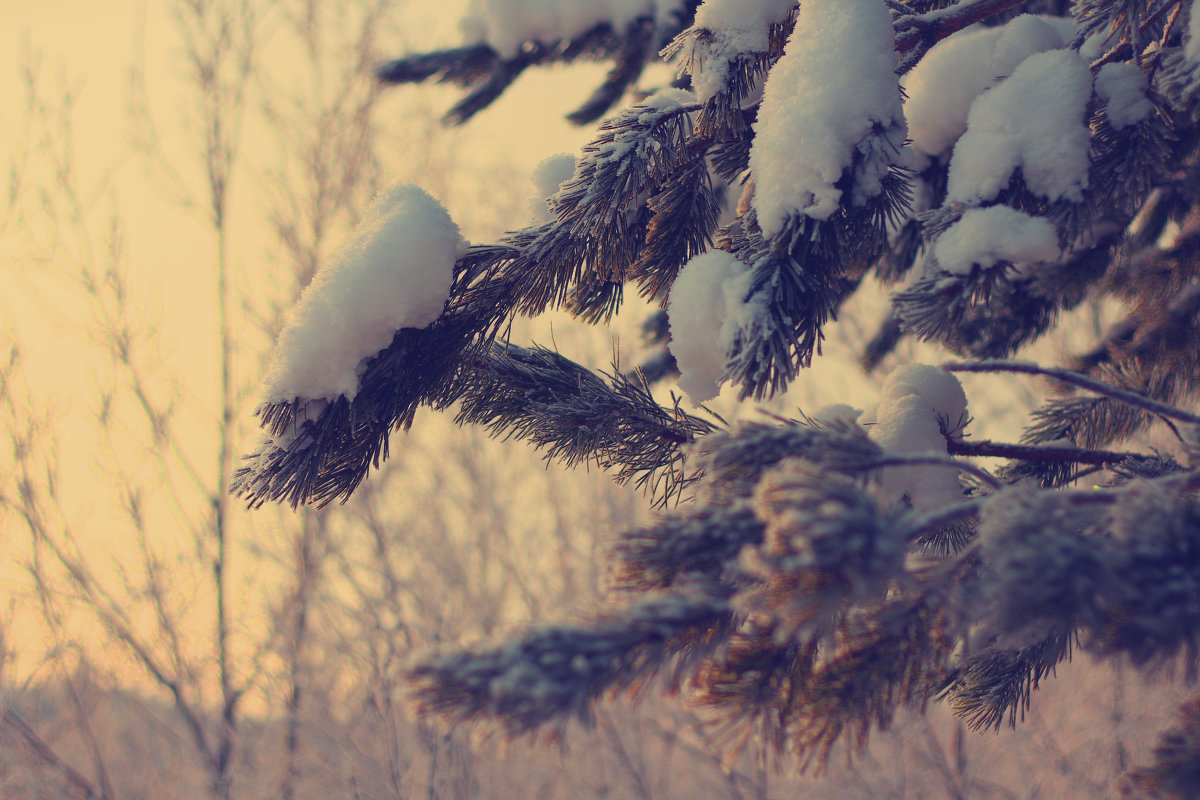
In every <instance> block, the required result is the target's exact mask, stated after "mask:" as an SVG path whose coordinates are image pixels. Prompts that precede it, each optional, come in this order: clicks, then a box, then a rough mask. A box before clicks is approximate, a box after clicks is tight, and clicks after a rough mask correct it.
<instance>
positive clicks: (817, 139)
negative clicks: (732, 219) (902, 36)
mask: <svg viewBox="0 0 1200 800" xmlns="http://www.w3.org/2000/svg"><path fill="white" fill-rule="evenodd" d="M896 60H897V56H896V51H895V38H894V35H893V31H892V18H891V14H890V12H889V11H888V8H887V6H886V5H885V4H884V3H883V1H882V0H805V2H804V3H803V4H801V6H800V12H799V15H798V17H797V19H796V28H795V30H794V31H792V35H791V36H790V37H789V39H788V42H787V44H786V45H785V47H784V53H783V56H781V57H780V59H779V61H778V62H777V63H776V64H775V66H774V68H773V69H772V70H771V74H770V75H769V76H768V78H767V84H766V87H765V89H764V94H763V101H762V105H761V107H760V108H759V112H758V120H757V121H756V122H755V124H754V129H755V138H754V143H753V144H752V145H751V148H750V169H751V171H752V172H753V173H754V176H755V180H756V187H755V192H754V199H753V203H754V208H755V210H756V211H757V212H758V221H759V224H760V225H761V226H762V230H763V233H765V234H767V235H768V236H772V235H774V234H776V233H778V232H779V231H780V230H781V229H782V228H783V225H784V222H785V221H786V220H787V218H788V217H790V216H792V215H793V214H805V215H807V216H810V217H812V218H814V219H822V220H823V219H829V217H830V216H832V215H833V213H834V212H835V211H837V209H838V207H839V205H840V203H841V197H842V192H841V190H840V189H838V188H836V186H835V184H836V183H837V181H838V180H839V179H840V178H841V177H842V173H843V172H844V171H845V169H846V168H847V167H849V166H850V165H851V163H852V162H853V159H854V154H855V151H856V149H857V148H858V146H859V144H860V143H862V142H863V140H864V139H865V138H866V137H867V135H868V134H869V133H871V132H872V130H873V129H875V128H877V127H879V128H882V129H885V130H887V129H890V130H891V131H893V132H896V131H898V132H899V135H898V136H897V137H895V138H897V139H898V140H899V141H903V139H904V135H903V130H904V113H903V110H902V108H901V103H900V87H899V83H898V81H897V78H896ZM830 64H836V65H837V68H836V69H830ZM861 199H862V198H860V197H857V196H856V198H855V200H856V201H858V200H861Z"/></svg>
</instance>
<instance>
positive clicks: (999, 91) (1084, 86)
mask: <svg viewBox="0 0 1200 800" xmlns="http://www.w3.org/2000/svg"><path fill="white" fill-rule="evenodd" d="M1091 93H1092V73H1091V71H1090V70H1089V69H1088V65H1087V64H1086V63H1085V62H1084V61H1083V59H1081V58H1080V57H1079V55H1078V54H1077V53H1075V52H1073V51H1070V50H1052V51H1049V52H1044V53H1037V54H1035V55H1032V56H1030V57H1029V58H1027V59H1026V60H1025V61H1024V62H1022V64H1021V65H1020V66H1019V67H1017V68H1016V70H1014V71H1013V74H1012V76H1011V77H1009V78H1008V79H1006V80H1004V81H1003V82H1002V83H1000V84H999V85H998V86H996V87H995V88H994V89H989V90H988V91H986V92H984V93H983V94H982V95H980V96H979V98H978V99H977V100H976V101H975V102H974V104H972V106H971V111H970V113H969V114H968V116H967V132H966V133H964V134H963V135H962V138H960V139H959V140H958V143H957V144H956V145H955V146H954V155H953V156H952V157H951V159H950V179H949V187H948V192H947V195H948V197H949V199H951V200H957V201H959V202H963V203H968V204H971V203H977V202H979V201H987V200H991V199H993V198H995V197H996V195H997V194H999V193H1000V191H1001V190H1002V189H1004V188H1005V187H1007V186H1008V183H1009V180H1010V179H1011V178H1012V175H1013V173H1014V172H1015V171H1016V170H1017V169H1018V168H1020V169H1021V173H1022V176H1023V177H1024V179H1025V184H1026V185H1027V186H1028V187H1029V189H1030V190H1031V191H1033V192H1034V193H1035V194H1039V195H1041V196H1043V197H1046V198H1048V199H1050V200H1058V199H1060V198H1064V197H1065V198H1067V199H1068V200H1072V201H1079V200H1081V199H1082V198H1083V189H1084V187H1085V186H1086V185H1087V172H1088V147H1089V135H1088V129H1087V125H1086V119H1085V112H1086V109H1087V104H1088V101H1089V100H1090V99H1091Z"/></svg>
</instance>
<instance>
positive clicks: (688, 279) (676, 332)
mask: <svg viewBox="0 0 1200 800" xmlns="http://www.w3.org/2000/svg"><path fill="white" fill-rule="evenodd" d="M752 278H753V273H752V272H751V271H750V268H749V267H747V266H746V265H745V264H743V263H742V262H741V261H738V260H737V258H735V257H734V256H733V255H732V254H731V253H727V252H725V251H724V250H709V251H708V252H707V253H703V254H701V255H698V256H696V257H695V258H693V259H692V260H691V261H689V262H688V263H687V264H685V265H684V267H683V269H681V270H680V271H679V276H678V277H677V278H676V279H675V284H674V285H673V286H672V287H671V295H670V300H669V302H668V305H667V317H668V319H669V320H670V323H671V342H670V345H669V346H670V349H671V354H672V355H674V356H675V362H676V364H677V365H678V367H679V372H680V376H679V388H680V389H682V390H683V391H684V392H686V393H687V395H688V397H690V398H691V400H692V402H693V403H696V404H699V403H703V402H705V401H706V400H711V399H712V398H714V397H716V396H717V393H718V392H719V391H720V383H721V381H722V380H723V379H724V377H725V362H726V354H727V353H728V352H729V350H730V348H731V347H732V346H733V339H734V336H735V335H736V334H737V331H738V330H739V329H740V328H741V326H742V325H744V324H745V323H746V321H747V317H751V316H753V315H755V314H756V313H757V311H758V306H757V305H756V304H754V303H746V302H745V298H746V296H747V294H748V293H749V290H750V281H751V279H752Z"/></svg>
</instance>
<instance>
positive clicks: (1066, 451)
mask: <svg viewBox="0 0 1200 800" xmlns="http://www.w3.org/2000/svg"><path fill="white" fill-rule="evenodd" d="M946 446H947V452H949V453H950V454H951V455H955V456H971V457H974V458H1009V459H1020V460H1022V461H1049V462H1055V463H1063V462H1068V463H1072V464H1094V465H1097V466H1105V465H1108V464H1123V463H1125V462H1127V461H1149V460H1151V459H1152V458H1153V456H1147V455H1144V454H1142V453H1129V452H1124V453H1122V452H1115V451H1110V450H1088V449H1084V448H1080V447H1056V446H1053V445H1036V444H1008V443H1003V442H991V441H982V442H969V441H965V440H955V439H948V440H947V441H946Z"/></svg>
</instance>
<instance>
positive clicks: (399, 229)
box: [264, 184, 467, 403]
mask: <svg viewBox="0 0 1200 800" xmlns="http://www.w3.org/2000/svg"><path fill="white" fill-rule="evenodd" d="M466 248H467V242H466V240H465V239H463V237H462V234H461V233H459V230H458V225H456V224H455V223H454V221H453V220H452V219H450V215H449V214H448V213H447V212H446V209H445V208H443V207H442V205H441V203H439V202H438V201H437V200H435V199H434V198H433V197H431V196H430V195H429V194H428V193H426V192H425V190H423V189H421V188H420V187H417V186H413V185H411V184H398V185H396V186H393V187H392V188H390V189H387V190H385V191H383V192H381V193H380V194H379V195H378V196H377V197H376V198H375V201H374V202H373V203H372V204H371V206H370V207H369V208H368V209H367V211H366V213H365V214H364V215H363V218H362V221H361V222H359V224H358V227H357V228H355V230H354V233H353V234H352V235H351V236H350V239H349V241H347V242H346V244H345V245H343V247H342V249H341V250H339V251H338V252H337V253H336V254H335V255H334V256H333V257H332V258H331V259H329V260H328V261H327V262H326V263H325V264H324V265H323V266H322V267H321V268H320V269H319V270H318V271H317V274H316V276H315V277H314V278H313V280H312V283H310V284H309V285H308V287H307V288H306V289H305V290H304V293H303V294H302V295H301V296H300V300H299V301H298V302H297V303H296V305H295V306H294V307H293V308H292V310H291V312H290V313H289V314H288V319H287V323H286V324H285V326H284V328H283V331H282V332H281V333H280V334H279V340H278V341H277V342H276V345H275V351H274V352H273V353H272V354H271V362H270V366H269V368H268V372H267V377H266V381H265V384H266V385H265V392H264V394H265V399H266V401H267V402H268V403H289V402H292V401H293V400H296V399H298V398H302V399H310V400H315V399H321V398H326V399H329V400H334V399H336V398H337V397H338V396H340V395H345V397H346V399H348V400H353V399H354V396H355V394H356V393H357V391H358V376H359V373H360V369H361V367H362V365H363V362H364V361H365V360H366V359H368V358H370V357H371V356H373V355H375V354H376V353H378V352H379V351H381V350H383V349H384V348H386V347H387V346H388V344H389V343H391V341H392V337H393V336H394V335H395V333H396V331H398V330H399V329H401V328H423V327H425V326H426V325H428V324H429V323H431V322H433V321H434V320H435V319H437V318H438V316H439V315H440V314H441V313H442V309H443V307H444V306H445V303H446V299H447V298H448V297H449V295H450V283H451V279H452V277H453V273H454V263H455V262H456V261H457V260H458V258H459V256H461V255H462V254H463V252H465V250H466Z"/></svg>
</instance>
